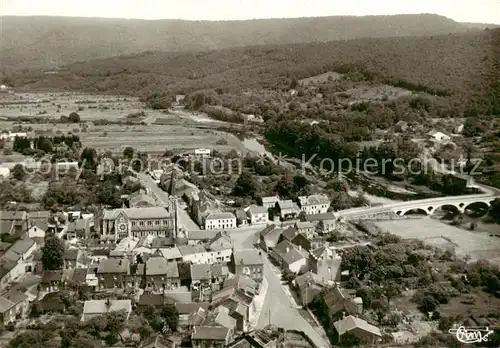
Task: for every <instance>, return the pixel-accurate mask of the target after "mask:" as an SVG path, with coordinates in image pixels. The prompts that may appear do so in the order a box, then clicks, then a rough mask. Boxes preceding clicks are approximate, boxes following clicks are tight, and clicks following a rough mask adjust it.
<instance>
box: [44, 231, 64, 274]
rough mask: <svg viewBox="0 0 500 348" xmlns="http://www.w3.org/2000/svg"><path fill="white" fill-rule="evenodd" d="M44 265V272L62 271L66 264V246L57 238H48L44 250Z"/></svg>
mask: <svg viewBox="0 0 500 348" xmlns="http://www.w3.org/2000/svg"><path fill="white" fill-rule="evenodd" d="M42 264H43V269H44V270H49V271H50V270H57V269H62V266H63V264H64V244H63V241H62V240H61V239H59V238H58V237H56V236H51V237H48V238H46V240H45V245H44V247H43V248H42Z"/></svg>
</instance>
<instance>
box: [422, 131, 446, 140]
mask: <svg viewBox="0 0 500 348" xmlns="http://www.w3.org/2000/svg"><path fill="white" fill-rule="evenodd" d="M427 135H428V136H429V138H430V139H431V140H434V141H447V140H450V139H451V138H450V137H449V136H448V135H446V134H444V133H442V132H435V131H430V132H429V133H427Z"/></svg>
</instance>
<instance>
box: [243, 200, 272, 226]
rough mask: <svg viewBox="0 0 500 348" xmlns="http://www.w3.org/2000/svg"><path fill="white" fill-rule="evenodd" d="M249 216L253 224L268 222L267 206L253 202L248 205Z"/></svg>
mask: <svg viewBox="0 0 500 348" xmlns="http://www.w3.org/2000/svg"><path fill="white" fill-rule="evenodd" d="M247 216H248V217H249V218H250V224H251V225H262V224H267V222H268V221H269V214H268V211H267V209H266V208H265V207H259V206H257V205H255V204H252V205H251V206H250V207H248V210H247Z"/></svg>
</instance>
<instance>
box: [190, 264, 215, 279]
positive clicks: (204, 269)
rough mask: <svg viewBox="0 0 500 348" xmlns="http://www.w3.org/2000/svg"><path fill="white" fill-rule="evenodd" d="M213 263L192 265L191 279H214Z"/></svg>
mask: <svg viewBox="0 0 500 348" xmlns="http://www.w3.org/2000/svg"><path fill="white" fill-rule="evenodd" d="M210 268H211V265H208V264H194V265H191V279H192V280H207V279H212V272H211V270H210Z"/></svg>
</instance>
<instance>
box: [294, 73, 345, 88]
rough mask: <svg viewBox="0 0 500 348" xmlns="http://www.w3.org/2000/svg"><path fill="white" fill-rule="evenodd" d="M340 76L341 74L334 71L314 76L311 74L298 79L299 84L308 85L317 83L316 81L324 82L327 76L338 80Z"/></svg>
mask: <svg viewBox="0 0 500 348" xmlns="http://www.w3.org/2000/svg"><path fill="white" fill-rule="evenodd" d="M341 77H342V74H339V73H336V72H327V73H324V74H321V75H316V76H311V77H307V78H305V79H302V80H299V81H298V82H299V84H301V85H308V84H310V83H318V82H325V81H328V79H329V78H331V79H332V80H334V81H335V80H338V79H340V78H341Z"/></svg>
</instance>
